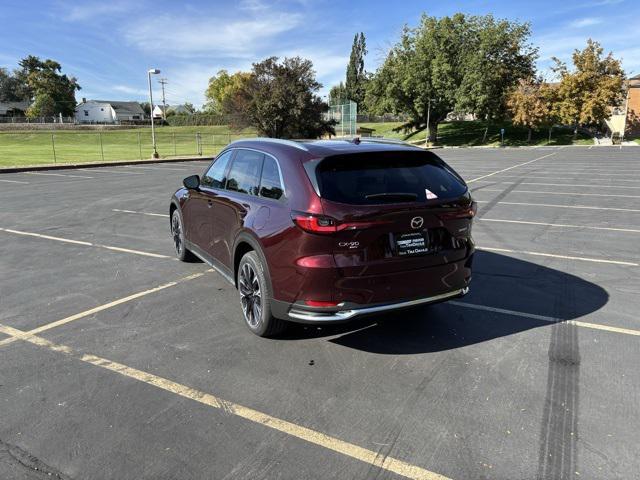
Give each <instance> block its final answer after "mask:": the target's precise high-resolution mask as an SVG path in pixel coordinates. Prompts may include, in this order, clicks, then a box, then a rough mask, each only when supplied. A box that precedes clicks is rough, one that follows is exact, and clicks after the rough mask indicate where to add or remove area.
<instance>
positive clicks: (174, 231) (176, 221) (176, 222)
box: [171, 208, 197, 262]
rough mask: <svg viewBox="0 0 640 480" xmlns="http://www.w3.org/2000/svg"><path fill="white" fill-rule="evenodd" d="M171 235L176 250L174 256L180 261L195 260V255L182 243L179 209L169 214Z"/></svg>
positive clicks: (182, 226)
mask: <svg viewBox="0 0 640 480" xmlns="http://www.w3.org/2000/svg"><path fill="white" fill-rule="evenodd" d="M171 237H172V239H173V246H174V248H175V251H176V257H178V260H180V261H182V262H195V261H196V260H197V258H196V256H195V255H194V254H193V253H191V251H189V250H187V247H186V246H185V243H184V224H183V223H182V215H181V214H180V210H179V209H177V208H176V209H175V210H174V211H173V213H172V214H171Z"/></svg>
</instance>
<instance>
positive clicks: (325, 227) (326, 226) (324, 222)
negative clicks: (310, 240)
mask: <svg viewBox="0 0 640 480" xmlns="http://www.w3.org/2000/svg"><path fill="white" fill-rule="evenodd" d="M291 218H292V219H293V222H294V223H295V224H296V225H298V226H299V227H300V228H301V229H303V230H305V231H307V232H311V233H335V232H339V231H342V230H361V229H364V228H371V227H374V226H378V225H385V224H388V223H391V222H388V221H373V222H339V221H337V220H336V219H335V218H332V217H328V216H326V215H314V214H311V213H303V212H293V213H292V214H291Z"/></svg>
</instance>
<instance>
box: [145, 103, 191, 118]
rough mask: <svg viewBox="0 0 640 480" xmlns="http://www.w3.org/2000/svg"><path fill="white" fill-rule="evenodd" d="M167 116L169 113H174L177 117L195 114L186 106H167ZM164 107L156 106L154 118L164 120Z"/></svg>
mask: <svg viewBox="0 0 640 480" xmlns="http://www.w3.org/2000/svg"><path fill="white" fill-rule="evenodd" d="M166 109H167V115H168V114H169V112H170V111H171V112H173V113H175V114H176V115H191V114H192V113H193V112H192V111H191V110H189V109H188V108H187V107H186V106H185V105H167V107H166ZM162 110H163V106H162V105H156V106H155V107H153V118H162Z"/></svg>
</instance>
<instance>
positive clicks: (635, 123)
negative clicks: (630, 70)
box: [625, 75, 640, 137]
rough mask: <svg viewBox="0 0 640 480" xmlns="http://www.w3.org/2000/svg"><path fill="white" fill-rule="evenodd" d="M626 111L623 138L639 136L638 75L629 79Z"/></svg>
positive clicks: (639, 103)
mask: <svg viewBox="0 0 640 480" xmlns="http://www.w3.org/2000/svg"><path fill="white" fill-rule="evenodd" d="M626 110H627V128H626V133H625V136H631V137H637V136H640V75H636V76H635V77H631V78H630V79H629V91H628V93H627V109H626Z"/></svg>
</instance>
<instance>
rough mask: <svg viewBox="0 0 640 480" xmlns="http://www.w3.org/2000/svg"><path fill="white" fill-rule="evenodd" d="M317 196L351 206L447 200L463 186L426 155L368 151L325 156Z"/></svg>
mask: <svg viewBox="0 0 640 480" xmlns="http://www.w3.org/2000/svg"><path fill="white" fill-rule="evenodd" d="M315 173H316V177H317V180H318V187H319V189H320V195H321V196H322V197H323V198H326V199H327V200H331V201H334V202H340V203H348V204H353V205H368V204H380V203H394V202H411V201H417V202H424V201H428V200H429V201H430V200H435V199H451V198H455V197H459V196H460V195H462V194H464V193H465V192H466V190H467V187H466V185H465V183H464V181H463V180H462V179H461V178H460V177H458V176H457V174H456V173H455V172H453V171H452V170H451V169H450V168H449V167H448V166H447V165H446V164H445V163H444V162H442V160H440V159H439V158H438V157H436V156H435V155H433V154H432V153H430V152H398V151H395V152H373V153H371V152H369V153H356V154H348V155H336V156H332V157H327V158H325V159H324V160H322V162H320V164H319V165H318V166H317V168H316V172H315Z"/></svg>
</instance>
